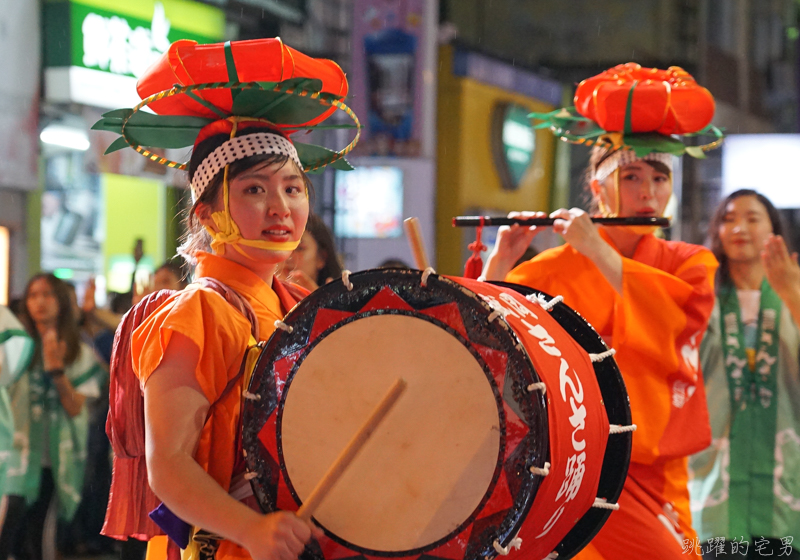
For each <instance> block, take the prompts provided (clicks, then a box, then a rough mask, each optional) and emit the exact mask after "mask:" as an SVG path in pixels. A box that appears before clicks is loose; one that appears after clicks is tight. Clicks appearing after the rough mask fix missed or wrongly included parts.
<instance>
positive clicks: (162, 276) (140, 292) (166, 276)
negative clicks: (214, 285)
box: [133, 258, 189, 305]
mask: <svg viewBox="0 0 800 560" xmlns="http://www.w3.org/2000/svg"><path fill="white" fill-rule="evenodd" d="M188 285H189V275H188V273H187V272H186V270H185V268H184V266H183V264H182V262H181V260H180V259H178V258H176V259H172V260H169V261H167V262H165V263H164V264H162V265H161V266H159V267H158V268H157V269H156V270H155V272H154V273H153V275H152V276H150V277H149V278H147V280H146V282H145V283H143V284H141V285H138V284H136V283H134V288H133V305H136V304H137V303H139V302H140V301H142V299H144V297H145V296H146V295H148V294H152V293H153V292H158V291H160V290H175V291H180V290H182V289H184V288H185V287H186V286H188Z"/></svg>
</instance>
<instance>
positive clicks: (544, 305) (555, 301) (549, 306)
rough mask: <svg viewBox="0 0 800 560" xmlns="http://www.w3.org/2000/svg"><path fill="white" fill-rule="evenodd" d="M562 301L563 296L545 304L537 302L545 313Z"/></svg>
mask: <svg viewBox="0 0 800 560" xmlns="http://www.w3.org/2000/svg"><path fill="white" fill-rule="evenodd" d="M562 301H564V296H556V297H554V298H553V299H551V300H550V301H548V302H547V303H542V302H541V301H539V305H541V306H542V309H544V310H545V311H550V310H551V309H553V308H554V307H555V306H556V305H558V304H559V303H561V302H562Z"/></svg>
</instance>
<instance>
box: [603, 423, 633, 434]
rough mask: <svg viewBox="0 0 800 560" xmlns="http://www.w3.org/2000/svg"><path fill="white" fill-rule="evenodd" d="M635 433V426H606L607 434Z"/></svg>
mask: <svg viewBox="0 0 800 560" xmlns="http://www.w3.org/2000/svg"><path fill="white" fill-rule="evenodd" d="M635 431H636V424H631V425H630V426H620V425H619V424H609V425H608V433H609V434H624V433H627V432H635Z"/></svg>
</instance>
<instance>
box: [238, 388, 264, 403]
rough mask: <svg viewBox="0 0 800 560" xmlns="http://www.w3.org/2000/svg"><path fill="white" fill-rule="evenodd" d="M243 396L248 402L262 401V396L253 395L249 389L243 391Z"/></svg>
mask: <svg viewBox="0 0 800 560" xmlns="http://www.w3.org/2000/svg"><path fill="white" fill-rule="evenodd" d="M242 396H243V397H244V398H246V399H247V400H248V401H260V400H261V395H258V394H256V393H251V392H250V391H248V390H247V389H245V390H244V391H242Z"/></svg>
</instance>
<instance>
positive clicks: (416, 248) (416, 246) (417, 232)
mask: <svg viewBox="0 0 800 560" xmlns="http://www.w3.org/2000/svg"><path fill="white" fill-rule="evenodd" d="M403 226H404V227H405V229H406V235H407V236H408V244H409V245H411V252H412V253H413V254H414V262H416V263H417V268H418V269H420V270H425V269H426V268H428V267H429V266H430V265H429V264H428V256H427V255H426V254H425V245H424V243H423V242H422V230H421V229H420V227H419V220H418V219H417V218H406V219H405V220H404V221H403Z"/></svg>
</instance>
